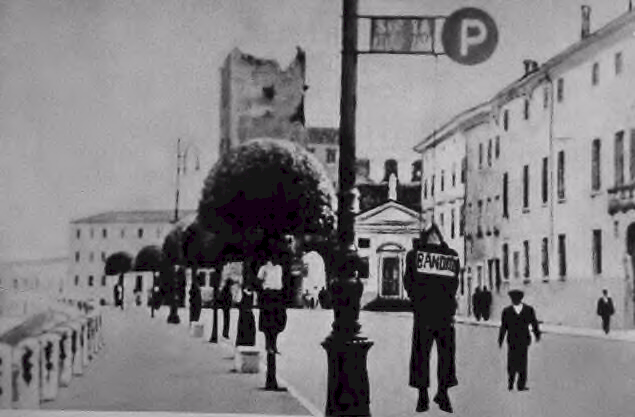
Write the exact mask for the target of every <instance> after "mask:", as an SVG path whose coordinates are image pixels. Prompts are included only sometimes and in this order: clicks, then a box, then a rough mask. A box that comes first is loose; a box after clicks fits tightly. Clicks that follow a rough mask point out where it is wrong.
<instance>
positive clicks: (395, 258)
mask: <svg viewBox="0 0 635 417" xmlns="http://www.w3.org/2000/svg"><path fill="white" fill-rule="evenodd" d="M405 257H406V249H405V248H404V247H403V246H401V245H400V244H398V243H392V242H390V243H384V244H383V245H381V246H380V247H379V248H377V260H378V266H379V273H378V277H379V296H380V297H384V298H402V297H403V296H404V294H403V274H404V270H405Z"/></svg>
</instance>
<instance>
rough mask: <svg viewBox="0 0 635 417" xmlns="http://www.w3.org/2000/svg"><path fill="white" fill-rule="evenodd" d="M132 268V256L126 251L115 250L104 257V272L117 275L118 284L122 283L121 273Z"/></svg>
mask: <svg viewBox="0 0 635 417" xmlns="http://www.w3.org/2000/svg"><path fill="white" fill-rule="evenodd" d="M131 270H132V256H130V254H128V253H127V252H115V253H113V254H112V255H110V256H109V257H108V258H106V265H105V266H104V273H105V274H106V275H119V284H121V285H123V275H124V274H125V273H126V272H130V271H131Z"/></svg>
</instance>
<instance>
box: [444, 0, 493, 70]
mask: <svg viewBox="0 0 635 417" xmlns="http://www.w3.org/2000/svg"><path fill="white" fill-rule="evenodd" d="M441 41H442V42H443V48H444V49H445V53H446V54H447V55H448V56H449V57H450V58H452V59H453V60H454V61H456V62H458V63H459V64H464V65H475V64H480V63H481V62H484V61H486V60H487V59H488V58H489V57H490V56H491V55H492V53H493V52H494V49H496V45H497V44H498V29H497V28H496V23H494V19H492V17H491V16H490V15H488V14H487V13H485V12H484V11H483V10H480V9H477V8H473V7H467V8H464V9H459V10H457V11H456V12H454V13H452V14H451V15H450V16H449V17H448V18H447V19H446V21H445V24H444V25H443V32H442V34H441Z"/></svg>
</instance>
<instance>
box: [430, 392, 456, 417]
mask: <svg viewBox="0 0 635 417" xmlns="http://www.w3.org/2000/svg"><path fill="white" fill-rule="evenodd" d="M433 401H434V402H435V403H437V404H438V405H439V409H441V410H442V411H445V412H446V413H453V412H454V411H453V410H452V404H451V403H450V397H448V394H447V393H445V394H441V393H439V392H438V393H437V395H435V396H434V400H433Z"/></svg>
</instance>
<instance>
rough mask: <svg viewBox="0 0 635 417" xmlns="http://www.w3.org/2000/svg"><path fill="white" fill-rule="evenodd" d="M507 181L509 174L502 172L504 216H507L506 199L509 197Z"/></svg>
mask: <svg viewBox="0 0 635 417" xmlns="http://www.w3.org/2000/svg"><path fill="white" fill-rule="evenodd" d="M508 182H509V176H508V175H507V173H504V174H503V217H504V218H506V219H507V218H509V206H508V204H507V199H508V197H509V195H508V189H507V187H508Z"/></svg>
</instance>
